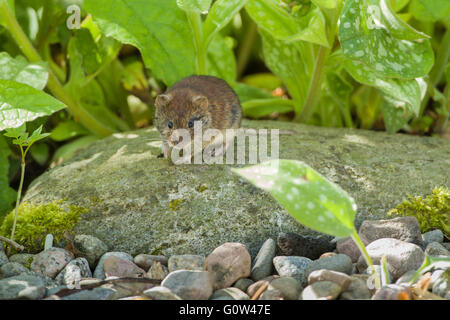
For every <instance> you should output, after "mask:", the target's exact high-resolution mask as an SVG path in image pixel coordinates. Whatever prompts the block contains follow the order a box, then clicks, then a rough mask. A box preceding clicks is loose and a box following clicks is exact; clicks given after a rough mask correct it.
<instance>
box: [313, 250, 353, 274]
mask: <svg viewBox="0 0 450 320" xmlns="http://www.w3.org/2000/svg"><path fill="white" fill-rule="evenodd" d="M321 269H327V270H333V271H337V272H342V273H346V274H348V275H350V274H352V271H353V264H352V260H351V259H350V257H349V256H347V255H346V254H341V253H340V254H337V255H334V256H329V257H325V258H320V259H317V260H314V261H313V262H312V263H311V264H310V265H309V266H308V268H307V275H309V274H310V273H311V272H313V271H315V270H321Z"/></svg>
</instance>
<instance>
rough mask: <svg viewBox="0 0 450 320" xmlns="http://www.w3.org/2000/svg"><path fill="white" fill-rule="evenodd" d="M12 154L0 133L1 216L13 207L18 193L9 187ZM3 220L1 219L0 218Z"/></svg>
mask: <svg viewBox="0 0 450 320" xmlns="http://www.w3.org/2000/svg"><path fill="white" fill-rule="evenodd" d="M10 154H11V151H10V149H9V146H8V144H7V143H6V140H5V138H3V137H2V136H1V135H0V218H1V217H2V216H3V215H5V214H6V213H8V212H9V211H10V210H11V209H12V204H13V203H14V201H15V200H16V196H17V193H16V192H15V191H14V190H13V189H12V188H10V187H9V179H8V172H9V160H8V157H9V155H10ZM0 220H1V219H0Z"/></svg>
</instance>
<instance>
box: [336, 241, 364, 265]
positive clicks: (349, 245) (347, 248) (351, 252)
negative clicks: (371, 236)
mask: <svg viewBox="0 0 450 320" xmlns="http://www.w3.org/2000/svg"><path fill="white" fill-rule="evenodd" d="M361 241H362V242H363V243H364V245H365V246H367V245H368V244H369V243H368V242H367V241H365V240H364V239H361ZM336 250H337V252H338V253H342V254H346V255H347V256H349V257H350V259H351V260H352V262H353V263H355V262H357V261H358V258H359V257H360V256H361V251H359V248H358V246H357V245H356V243H355V242H354V241H353V239H352V238H351V237H348V238H339V239H338V240H337V243H336Z"/></svg>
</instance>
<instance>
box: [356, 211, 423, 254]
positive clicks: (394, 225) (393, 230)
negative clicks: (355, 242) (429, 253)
mask: <svg viewBox="0 0 450 320" xmlns="http://www.w3.org/2000/svg"><path fill="white" fill-rule="evenodd" d="M358 234H359V236H360V238H364V239H365V240H366V241H367V243H371V242H373V241H375V240H378V239H384V238H393V239H398V240H401V241H405V242H410V243H414V244H416V245H418V246H419V247H421V248H423V240H422V233H421V232H420V227H419V222H417V218H416V217H398V218H394V219H388V220H373V221H372V220H366V221H363V223H362V224H361V227H360V228H359V232H358Z"/></svg>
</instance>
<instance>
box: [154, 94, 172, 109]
mask: <svg viewBox="0 0 450 320" xmlns="http://www.w3.org/2000/svg"><path fill="white" fill-rule="evenodd" d="M171 99H172V97H171V96H170V95H168V94H160V95H159V96H157V97H156V100H155V106H156V107H157V108H162V107H165V106H167V105H168V104H169V102H170V100H171Z"/></svg>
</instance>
